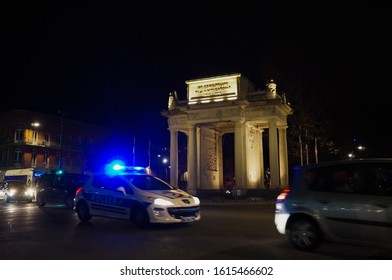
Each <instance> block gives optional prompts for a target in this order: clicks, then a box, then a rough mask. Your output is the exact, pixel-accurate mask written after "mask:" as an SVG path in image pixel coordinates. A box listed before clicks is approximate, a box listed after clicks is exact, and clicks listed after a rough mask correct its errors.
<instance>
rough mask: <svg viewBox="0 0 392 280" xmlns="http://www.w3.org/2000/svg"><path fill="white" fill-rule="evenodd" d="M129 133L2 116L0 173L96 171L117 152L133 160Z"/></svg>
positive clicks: (16, 114) (24, 115) (21, 113)
mask: <svg viewBox="0 0 392 280" xmlns="http://www.w3.org/2000/svg"><path fill="white" fill-rule="evenodd" d="M131 139H132V137H131V136H130V135H128V134H127V133H125V132H119V131H113V130H110V129H108V128H105V127H100V126H96V125H91V124H88V123H83V122H78V121H74V120H70V119H67V118H64V115H62V114H61V115H57V116H53V115H47V114H42V113H38V112H33V111H28V110H11V111H7V112H5V113H1V114H0V170H3V171H4V170H11V169H22V168H34V169H37V170H57V169H63V170H66V171H69V172H83V171H88V170H94V169H96V168H98V167H99V165H101V164H102V162H103V161H104V160H105V158H108V157H110V153H112V154H113V153H115V152H114V150H116V151H119V150H121V153H122V154H126V155H128V156H129V157H131V156H132V155H131V153H132V145H131V144H130V143H132V140H131Z"/></svg>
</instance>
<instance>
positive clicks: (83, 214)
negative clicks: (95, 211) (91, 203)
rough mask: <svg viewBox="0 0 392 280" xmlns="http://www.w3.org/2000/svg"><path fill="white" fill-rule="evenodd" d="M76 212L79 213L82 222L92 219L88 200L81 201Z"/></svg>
mask: <svg viewBox="0 0 392 280" xmlns="http://www.w3.org/2000/svg"><path fill="white" fill-rule="evenodd" d="M76 213H77V214H78V218H79V220H81V221H82V222H88V221H90V219H91V215H90V210H89V209H88V205H87V203H86V202H80V203H79V204H78V206H77V207H76Z"/></svg>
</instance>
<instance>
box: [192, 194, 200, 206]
mask: <svg viewBox="0 0 392 280" xmlns="http://www.w3.org/2000/svg"><path fill="white" fill-rule="evenodd" d="M193 201H194V202H195V204H196V205H199V204H200V199H199V198H198V197H196V196H194V197H193Z"/></svg>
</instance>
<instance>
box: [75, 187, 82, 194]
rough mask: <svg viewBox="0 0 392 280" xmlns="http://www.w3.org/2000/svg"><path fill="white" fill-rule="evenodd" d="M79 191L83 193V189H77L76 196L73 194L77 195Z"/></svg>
mask: <svg viewBox="0 0 392 280" xmlns="http://www.w3.org/2000/svg"><path fill="white" fill-rule="evenodd" d="M81 191H83V188H82V187H80V188H78V189H77V190H76V194H75V195H78V194H79V193H80V192H81Z"/></svg>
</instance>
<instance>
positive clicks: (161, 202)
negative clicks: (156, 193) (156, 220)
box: [154, 198, 174, 206]
mask: <svg viewBox="0 0 392 280" xmlns="http://www.w3.org/2000/svg"><path fill="white" fill-rule="evenodd" d="M154 204H155V205H161V206H171V205H174V204H173V202H171V201H169V200H166V199H163V198H156V199H154Z"/></svg>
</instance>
